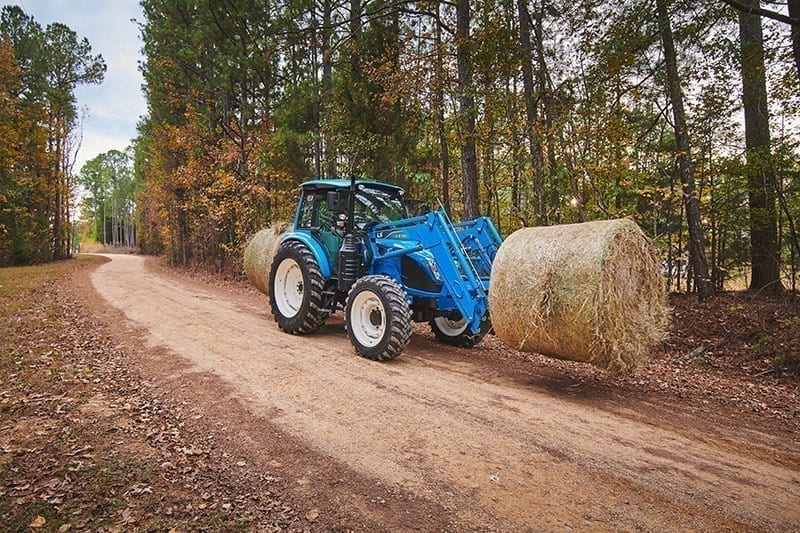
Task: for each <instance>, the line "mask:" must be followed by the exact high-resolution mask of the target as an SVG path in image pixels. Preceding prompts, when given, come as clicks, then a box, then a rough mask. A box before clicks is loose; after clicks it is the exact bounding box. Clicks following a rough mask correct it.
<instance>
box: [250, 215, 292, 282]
mask: <svg viewBox="0 0 800 533" xmlns="http://www.w3.org/2000/svg"><path fill="white" fill-rule="evenodd" d="M287 231H289V224H287V223H284V222H280V223H276V224H274V225H273V226H271V227H269V228H265V229H262V230H261V231H259V232H258V233H256V234H255V235H253V238H251V239H250V242H248V243H247V247H246V248H245V249H244V273H245V275H247V279H249V280H250V283H252V284H253V285H255V286H256V288H257V289H258V290H260V291H261V292H263V293H264V294H269V270H270V268H271V267H272V258H273V257H275V252H277V251H278V247H279V246H280V244H281V238H282V237H283V235H284V233H286V232H287Z"/></svg>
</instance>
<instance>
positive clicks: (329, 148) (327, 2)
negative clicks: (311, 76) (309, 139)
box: [321, 0, 336, 176]
mask: <svg viewBox="0 0 800 533" xmlns="http://www.w3.org/2000/svg"><path fill="white" fill-rule="evenodd" d="M332 9H333V7H332V5H331V0H324V2H323V12H322V109H321V112H322V126H323V132H324V131H325V129H326V127H325V126H326V124H327V122H328V120H329V110H328V108H329V106H330V103H331V102H332V101H333V54H332V50H331V35H332V28H331V12H332ZM323 145H324V157H325V174H327V175H328V176H335V175H336V147H335V145H334V142H333V138H332V135H331V134H327V135H325V134H324V133H323Z"/></svg>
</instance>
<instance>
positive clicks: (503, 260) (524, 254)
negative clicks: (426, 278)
mask: <svg viewBox="0 0 800 533" xmlns="http://www.w3.org/2000/svg"><path fill="white" fill-rule="evenodd" d="M489 310H490V313H491V317H492V325H493V327H494V331H495V333H496V334H497V336H498V337H499V338H500V339H501V340H503V342H505V343H506V344H508V345H509V346H510V347H512V348H516V349H519V350H523V351H527V352H537V353H541V354H543V355H547V356H551V357H556V358H559V359H568V360H571V361H583V362H587V363H591V364H593V365H595V366H598V367H600V368H603V369H605V370H608V371H609V372H612V373H619V372H625V371H627V370H630V369H631V368H633V367H634V366H636V365H637V364H638V363H639V362H640V361H641V360H642V359H644V358H645V356H646V355H647V353H648V352H649V350H651V349H652V348H653V346H654V345H655V344H657V343H658V342H659V341H660V340H661V339H662V338H663V336H664V332H665V328H666V325H667V322H668V317H669V313H668V310H667V306H666V294H665V289H664V282H663V280H662V276H661V267H660V264H659V261H658V257H657V255H656V251H655V248H654V247H653V245H652V244H651V243H650V241H649V240H648V239H647V237H646V236H645V235H644V234H643V233H642V230H641V229H639V226H637V225H636V223H634V222H632V221H630V220H625V219H620V220H602V221H596V222H586V223H582V224H569V225H563V226H550V227H537V228H522V229H520V230H517V231H516V232H514V233H513V234H511V235H510V236H509V237H508V238H507V239H506V240H505V242H503V244H502V246H501V247H500V249H499V250H498V252H497V257H496V258H495V261H494V265H493V267H492V278H491V285H490V290H489Z"/></svg>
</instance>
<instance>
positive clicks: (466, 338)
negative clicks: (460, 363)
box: [429, 316, 492, 348]
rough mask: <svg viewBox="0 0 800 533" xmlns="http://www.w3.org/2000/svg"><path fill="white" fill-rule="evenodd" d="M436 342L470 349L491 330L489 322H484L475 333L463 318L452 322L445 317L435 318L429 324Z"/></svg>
mask: <svg viewBox="0 0 800 533" xmlns="http://www.w3.org/2000/svg"><path fill="white" fill-rule="evenodd" d="M429 324H430V326H431V330H432V331H433V334H434V335H436V340H438V341H439V342H442V343H444V344H449V345H450V346H460V347H461V348H472V347H473V346H475V345H476V344H478V343H479V342H481V341H482V340H483V338H484V337H485V336H486V334H487V333H489V330H491V329H492V325H491V322H489V320H486V319H485V320H484V321H483V322H482V323H481V329H480V330H478V332H477V333H472V332H470V330H469V327H468V326H469V324H467V321H466V320H464V319H463V318H462V319H460V320H452V319H450V318H447V317H443V316H437V317H436V318H434V319H432V320H431V321H430V322H429Z"/></svg>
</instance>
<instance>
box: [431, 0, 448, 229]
mask: <svg viewBox="0 0 800 533" xmlns="http://www.w3.org/2000/svg"><path fill="white" fill-rule="evenodd" d="M436 15H437V18H438V16H439V3H438V2H437V3H436ZM435 39H436V40H435V46H436V74H435V79H434V83H435V84H436V87H434V90H433V95H434V108H435V112H436V128H437V130H438V134H439V152H440V154H441V155H440V156H439V157H440V160H441V170H442V205H443V206H444V210H445V212H446V213H447V214H448V215H450V214H452V209H451V206H450V148H449V146H448V142H447V130H446V129H445V123H444V84H445V71H444V57H443V53H442V25H441V24H439V23H438V22H436V32H435Z"/></svg>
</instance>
